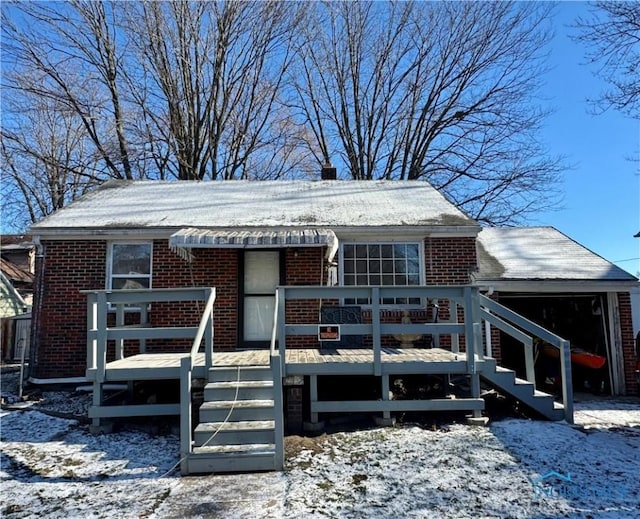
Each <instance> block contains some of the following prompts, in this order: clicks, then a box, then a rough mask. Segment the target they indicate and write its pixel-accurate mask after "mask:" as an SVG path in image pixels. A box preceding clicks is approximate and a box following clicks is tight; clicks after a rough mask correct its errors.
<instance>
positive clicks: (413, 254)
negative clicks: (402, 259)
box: [407, 243, 420, 263]
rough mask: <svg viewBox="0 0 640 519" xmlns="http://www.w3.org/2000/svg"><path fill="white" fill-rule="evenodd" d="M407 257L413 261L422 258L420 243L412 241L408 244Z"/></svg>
mask: <svg viewBox="0 0 640 519" xmlns="http://www.w3.org/2000/svg"><path fill="white" fill-rule="evenodd" d="M407 258H408V259H410V260H411V261H415V262H416V263H417V262H418V260H419V259H420V254H419V253H418V245H417V244H415V243H411V244H408V245H407Z"/></svg>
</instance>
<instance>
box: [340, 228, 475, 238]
mask: <svg viewBox="0 0 640 519" xmlns="http://www.w3.org/2000/svg"><path fill="white" fill-rule="evenodd" d="M330 228H331V229H332V230H333V232H335V233H336V236H337V237H338V240H341V241H406V240H416V239H420V240H423V239H425V238H429V237H432V238H475V237H476V236H477V235H478V233H479V232H480V229H481V227H480V226H477V227H476V226H472V225H469V226H444V225H443V226H422V225H415V226H408V225H397V226H393V227H391V226H388V227H330Z"/></svg>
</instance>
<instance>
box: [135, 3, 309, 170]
mask: <svg viewBox="0 0 640 519" xmlns="http://www.w3.org/2000/svg"><path fill="white" fill-rule="evenodd" d="M300 7H301V6H300V5H299V4H295V3H285V2H277V1H269V2H169V3H161V2H154V1H146V2H140V3H136V4H134V3H131V4H128V5H127V6H126V7H125V9H126V10H127V13H128V16H127V19H128V22H129V23H128V32H129V34H131V35H133V36H134V42H135V44H136V47H137V51H138V54H139V56H138V60H139V62H140V64H141V66H142V68H143V70H144V71H145V73H146V77H147V78H148V80H147V82H146V84H145V95H146V98H147V99H148V100H151V102H146V103H142V104H143V105H144V107H145V115H146V118H147V119H148V120H149V121H151V124H152V125H153V126H154V132H155V133H156V134H157V135H159V136H161V139H162V140H164V142H165V143H166V145H167V147H168V148H169V149H170V150H171V156H172V158H173V159H174V161H175V165H174V167H175V170H176V176H177V177H178V178H179V179H198V180H202V179H208V178H211V179H217V178H221V179H232V178H254V177H259V178H278V177H279V176H281V175H282V174H284V173H285V172H286V171H287V169H288V168H289V167H291V165H290V164H289V163H288V161H287V160H286V157H288V156H291V154H290V153H287V152H286V149H287V148H288V145H287V144H286V141H287V139H286V136H285V135H284V134H283V120H285V119H283V113H281V112H279V111H278V107H279V103H278V96H279V92H280V90H281V83H282V78H283V77H284V72H285V71H286V69H287V68H288V67H289V64H290V61H291V51H290V49H289V47H290V45H291V43H290V41H291V34H292V32H293V30H294V29H295V26H296V24H297V23H298V21H299V19H300V15H301V8H300ZM289 147H290V146H289ZM273 157H280V158H281V159H282V160H279V161H277V162H275V161H273Z"/></svg>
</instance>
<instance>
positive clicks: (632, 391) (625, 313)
mask: <svg viewBox="0 0 640 519" xmlns="http://www.w3.org/2000/svg"><path fill="white" fill-rule="evenodd" d="M618 304H619V305H620V329H621V332H622V355H623V357H624V379H625V385H626V394H627V395H637V394H638V393H639V391H638V382H637V381H636V376H635V369H636V354H635V348H634V337H633V324H632V322H631V296H630V295H629V293H628V292H618Z"/></svg>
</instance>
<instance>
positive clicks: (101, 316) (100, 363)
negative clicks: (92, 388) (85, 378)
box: [96, 292, 107, 382]
mask: <svg viewBox="0 0 640 519" xmlns="http://www.w3.org/2000/svg"><path fill="white" fill-rule="evenodd" d="M97 299H98V310H97V312H98V316H97V323H96V324H97V326H96V328H97V330H96V343H97V352H96V360H97V362H96V381H97V382H104V378H105V370H106V367H107V294H106V293H105V292H98V298H97Z"/></svg>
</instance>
